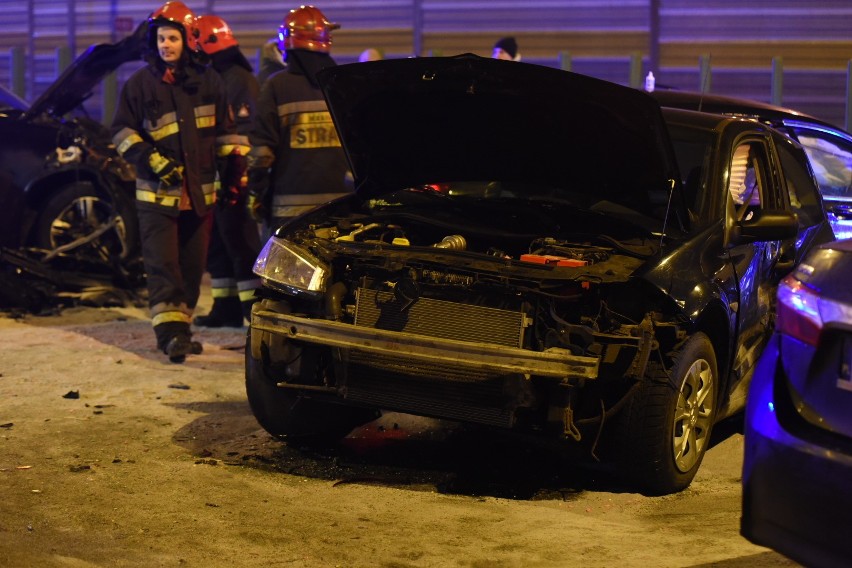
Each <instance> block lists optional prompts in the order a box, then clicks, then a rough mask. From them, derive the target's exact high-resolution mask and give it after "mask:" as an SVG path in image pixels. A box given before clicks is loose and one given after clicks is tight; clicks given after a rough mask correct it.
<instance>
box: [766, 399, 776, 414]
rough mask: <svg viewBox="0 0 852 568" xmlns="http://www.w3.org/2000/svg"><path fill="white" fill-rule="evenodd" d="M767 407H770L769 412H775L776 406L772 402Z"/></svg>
mask: <svg viewBox="0 0 852 568" xmlns="http://www.w3.org/2000/svg"><path fill="white" fill-rule="evenodd" d="M766 406H768V407H769V412H775V404H774V403H773V402H772V401H771V400H770V401H769V403H768V404H767V405H766Z"/></svg>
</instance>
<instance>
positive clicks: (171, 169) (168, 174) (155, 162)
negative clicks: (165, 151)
mask: <svg viewBox="0 0 852 568" xmlns="http://www.w3.org/2000/svg"><path fill="white" fill-rule="evenodd" d="M148 165H149V166H151V171H153V172H154V173H155V174H157V177H159V178H160V181H161V182H163V184H164V185H166V186H168V187H173V186H176V185H180V184H181V183H183V166H182V165H180V164H179V163H177V162H175V161H174V160H171V159H169V158H166V157H165V156H163V155H162V154H160V153H159V152H157V151H156V150H154V151H153V152H151V154H150V155H149V156H148Z"/></svg>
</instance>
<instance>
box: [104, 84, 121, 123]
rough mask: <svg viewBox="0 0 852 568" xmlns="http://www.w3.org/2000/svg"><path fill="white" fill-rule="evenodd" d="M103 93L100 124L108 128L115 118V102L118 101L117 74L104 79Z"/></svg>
mask: <svg viewBox="0 0 852 568" xmlns="http://www.w3.org/2000/svg"><path fill="white" fill-rule="evenodd" d="M103 93H104V99H103V107H102V109H101V122H102V123H103V124H104V125H106V126H110V125H111V124H112V119H113V117H114V116H115V107H116V104H117V103H116V101H117V100H118V74H116V72H115V71H113V72H112V73H110V74H109V75H107V76H106V77H104V82H103Z"/></svg>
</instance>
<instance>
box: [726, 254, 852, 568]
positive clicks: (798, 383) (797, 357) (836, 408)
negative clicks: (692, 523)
mask: <svg viewBox="0 0 852 568" xmlns="http://www.w3.org/2000/svg"><path fill="white" fill-rule="evenodd" d="M850 274H852V241H851V240H845V241H837V242H833V243H830V244H826V245H822V246H821V247H818V248H815V249H814V250H813V251H811V253H810V254H809V255H808V256H807V257H806V258H805V260H804V261H803V262H802V263H801V264H800V265H799V266H798V267H797V268H796V270H795V271H794V272H793V273H792V274H790V275H789V276H787V277H786V278H785V279H784V280H783V281H782V282H781V283H780V285H779V287H778V304H777V325H776V331H775V333H774V335H773V337H772V338H771V340H770V342H769V344H768V345H767V347H766V349H765V350H764V352H763V355H762V357H761V358H760V360H759V362H758V365H757V368H756V370H755V373H754V377H753V379H752V384H751V391H750V393H749V398H748V404H747V409H746V425H745V461H744V466H743V516H742V534H743V535H744V536H745V537H746V538H748V539H749V540H750V541H752V542H754V543H755V544H759V545H762V546H768V547H771V548H773V549H775V550H777V551H778V552H781V553H782V554H784V555H786V556H789V557H790V558H792V559H794V560H796V561H797V562H801V563H803V564H805V565H807V566H849V565H850V563H852V493H850V491H849V485H850V481H852V412H850V411H852V369H850V367H852V287H850V286H849V281H848V280H846V278H848V277H849V275H850Z"/></svg>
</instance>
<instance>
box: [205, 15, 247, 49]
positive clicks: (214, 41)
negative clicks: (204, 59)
mask: <svg viewBox="0 0 852 568" xmlns="http://www.w3.org/2000/svg"><path fill="white" fill-rule="evenodd" d="M195 24H196V25H197V26H198V33H199V36H198V42H199V43H200V44H201V50H202V51H203V52H204V53H206V54H207V55H212V54H214V53H216V52H219V51H222V50H223V49H227V48H229V47H235V46H237V45H239V44H238V43H237V40H236V39H235V38H234V32H232V31H231V27H230V26H229V25H228V24H227V22H225V20H223V19H222V18H220V17H219V16H213V15H204V16H198V17H197V18H195Z"/></svg>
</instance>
